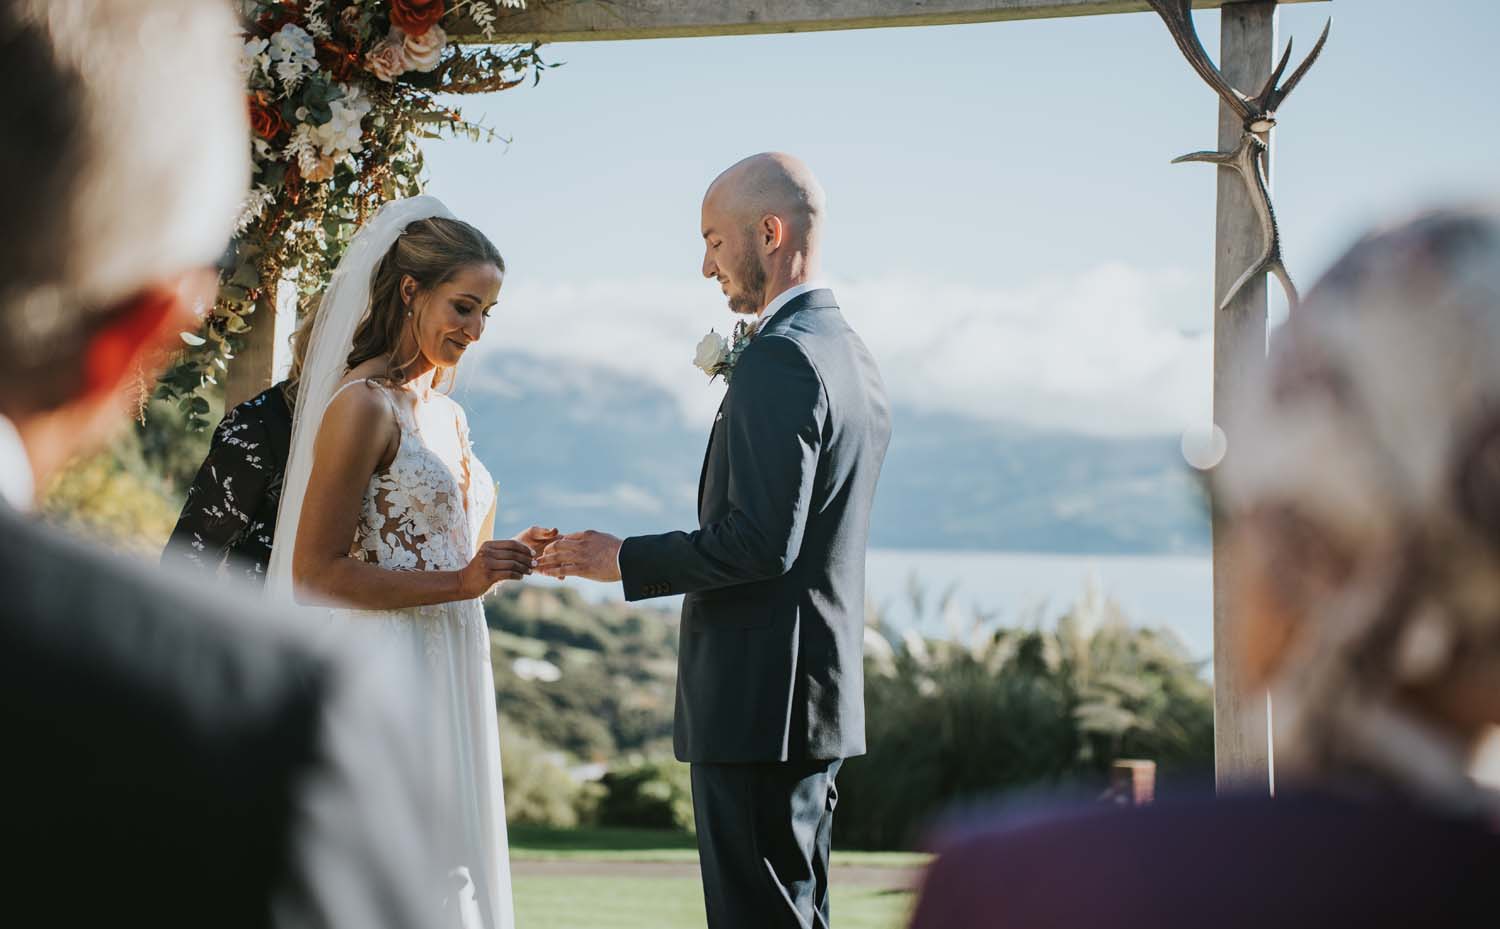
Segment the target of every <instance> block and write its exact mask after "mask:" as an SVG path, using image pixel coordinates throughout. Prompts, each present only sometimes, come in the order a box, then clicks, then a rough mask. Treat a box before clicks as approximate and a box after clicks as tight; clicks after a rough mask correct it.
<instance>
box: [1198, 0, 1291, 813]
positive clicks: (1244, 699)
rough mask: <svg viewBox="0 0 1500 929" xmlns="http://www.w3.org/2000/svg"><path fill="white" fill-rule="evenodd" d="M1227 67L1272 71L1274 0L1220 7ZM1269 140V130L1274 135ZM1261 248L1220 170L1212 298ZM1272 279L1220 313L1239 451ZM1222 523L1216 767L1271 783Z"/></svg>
mask: <svg viewBox="0 0 1500 929" xmlns="http://www.w3.org/2000/svg"><path fill="white" fill-rule="evenodd" d="M1219 16H1220V32H1219V36H1220V38H1219V68H1220V70H1221V71H1223V73H1224V77H1225V78H1226V79H1227V80H1228V81H1229V82H1230V83H1231V84H1232V85H1234V86H1235V87H1237V88H1239V89H1240V90H1242V91H1246V90H1248V92H1250V93H1254V92H1255V91H1257V90H1259V89H1260V86H1261V85H1262V84H1263V83H1265V80H1266V78H1267V77H1268V76H1269V75H1270V73H1271V65H1272V56H1273V55H1274V53H1275V45H1276V3H1275V0H1252V2H1243V3H1230V4H1226V5H1225V6H1224V7H1223V8H1222V9H1221V10H1220V13H1219ZM1243 131H1244V127H1243V126H1242V125H1241V123H1240V120H1239V118H1238V117H1237V116H1235V114H1234V113H1233V112H1232V111H1231V110H1230V109H1229V108H1228V107H1227V106H1225V105H1223V104H1222V103H1221V104H1220V105H1219V149H1220V150H1221V151H1228V150H1230V149H1233V148H1234V147H1235V145H1236V144H1237V143H1238V142H1239V139H1240V135H1241V133H1242V132H1243ZM1269 141H1270V140H1269V139H1267V142H1269ZM1260 247H1261V232H1260V222H1259V220H1258V219H1257V218H1256V215H1255V210H1254V209H1253V208H1252V207H1251V205H1250V195H1249V192H1248V191H1247V190H1246V188H1245V182H1244V181H1243V180H1242V179H1241V178H1240V176H1239V175H1238V174H1236V173H1235V172H1234V171H1233V170H1231V169H1229V168H1220V169H1219V197H1218V223H1217V234H1216V236H1215V245H1214V306H1215V307H1217V306H1218V305H1219V303H1220V301H1222V299H1223V297H1224V294H1226V293H1228V291H1229V287H1230V285H1232V284H1233V283H1234V282H1235V280H1236V279H1237V278H1238V277H1239V276H1240V275H1241V274H1243V273H1244V271H1245V269H1246V268H1248V267H1249V266H1250V264H1251V263H1252V262H1253V261H1254V260H1255V257H1256V256H1257V254H1258V252H1259V249H1260ZM1266 293H1267V291H1266V278H1265V277H1264V276H1262V277H1261V278H1260V279H1259V280H1255V281H1251V282H1250V283H1249V284H1248V285H1247V286H1246V287H1245V288H1244V289H1243V290H1241V291H1240V293H1239V295H1238V296H1237V297H1235V300H1234V302H1233V303H1232V304H1230V305H1229V306H1228V307H1226V308H1224V309H1223V310H1217V311H1216V312H1215V314H1214V422H1215V423H1217V424H1218V425H1220V426H1221V427H1223V428H1224V431H1225V432H1226V433H1227V435H1228V438H1229V444H1228V451H1227V453H1226V454H1227V455H1233V454H1235V442H1236V439H1237V434H1236V432H1235V428H1234V427H1235V421H1234V410H1233V409H1232V405H1233V402H1234V399H1235V396H1236V394H1237V393H1238V392H1239V390H1240V388H1241V387H1242V385H1244V384H1245V383H1246V382H1247V381H1249V380H1250V379H1252V378H1254V377H1256V376H1257V375H1258V373H1259V371H1260V370H1261V368H1262V367H1264V365H1265V357H1266V309H1267V307H1266ZM1224 529H1225V527H1224V526H1223V525H1221V524H1220V520H1219V519H1218V518H1217V517H1216V518H1215V519H1214V524H1213V538H1214V553H1213V572H1214V774H1215V780H1216V782H1217V784H1218V787H1219V789H1220V790H1224V789H1227V788H1238V789H1244V790H1257V791H1268V790H1269V789H1270V765H1271V756H1270V751H1269V748H1270V745H1269V738H1268V734H1267V725H1266V720H1267V701H1266V699H1265V698H1264V697H1263V696H1247V695H1245V694H1244V690H1243V687H1242V686H1241V682H1240V677H1239V673H1238V671H1237V668H1238V664H1237V662H1236V659H1235V655H1234V651H1233V650H1234V646H1235V629H1236V628H1237V625H1238V623H1239V622H1240V620H1241V617H1240V616H1239V613H1238V610H1237V608H1236V605H1235V604H1234V603H1232V602H1230V601H1229V598H1228V594H1229V590H1230V587H1231V585H1230V584H1229V583H1228V580H1229V578H1230V575H1231V572H1232V571H1233V570H1234V565H1233V564H1231V563H1230V558H1229V555H1228V552H1227V551H1226V550H1225V545H1224V541H1225V539H1224Z"/></svg>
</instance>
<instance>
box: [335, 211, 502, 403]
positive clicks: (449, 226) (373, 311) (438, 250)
mask: <svg viewBox="0 0 1500 929" xmlns="http://www.w3.org/2000/svg"><path fill="white" fill-rule="evenodd" d="M476 264H488V265H494V266H495V267H496V268H498V269H499V270H500V273H501V274H504V273H505V259H503V258H501V257H500V252H499V250H498V249H496V248H495V246H494V243H492V242H490V240H489V239H488V238H486V237H485V235H484V233H482V232H480V231H479V230H478V229H475V228H474V227H473V226H471V225H469V224H468V223H466V222H463V221H461V220H457V219H447V218H445V217H441V216H434V217H432V218H431V219H422V220H418V221H416V222H414V223H412V224H411V225H409V226H407V227H406V231H405V232H403V233H402V234H401V236H400V238H398V239H396V242H395V244H394V245H392V246H391V248H390V250H389V251H387V252H386V253H385V257H383V258H381V259H380V263H379V264H378V265H376V266H375V273H374V274H373V275H372V276H371V278H370V313H369V316H367V317H366V318H365V320H364V322H362V323H360V326H359V329H358V331H356V332H355V333H354V347H353V349H352V350H351V351H350V352H349V360H348V365H349V368H350V369H351V370H352V369H354V368H355V367H358V366H359V365H360V364H363V363H364V362H366V361H369V360H370V359H371V358H379V357H381V356H383V355H391V354H392V353H393V352H395V350H396V347H397V346H398V345H400V344H401V335H402V333H403V332H404V331H405V330H406V329H407V328H408V327H413V328H414V327H415V326H416V324H417V318H416V314H415V312H408V309H409V307H408V306H407V304H406V302H405V301H404V300H402V299H401V281H402V279H403V278H405V277H406V276H407V275H411V277H412V279H413V280H415V281H416V282H417V287H418V288H419V289H420V290H430V289H432V288H433V287H437V286H438V285H440V284H443V283H446V282H447V281H449V280H451V279H452V277H453V276H454V275H455V274H457V273H458V271H459V269H461V268H465V267H468V266H470V265H476ZM418 351H420V349H419V350H418ZM419 357H420V355H414V356H412V357H411V358H406V359H397V358H394V357H392V359H391V369H390V371H389V372H388V374H387V377H386V378H385V379H388V380H389V381H390V382H391V383H393V384H394V383H400V382H401V381H403V380H404V379H405V378H404V375H405V372H406V369H407V368H409V367H410V366H411V365H412V363H414V362H415V361H417V360H418V358H419ZM439 375H441V372H439ZM435 386H436V385H435Z"/></svg>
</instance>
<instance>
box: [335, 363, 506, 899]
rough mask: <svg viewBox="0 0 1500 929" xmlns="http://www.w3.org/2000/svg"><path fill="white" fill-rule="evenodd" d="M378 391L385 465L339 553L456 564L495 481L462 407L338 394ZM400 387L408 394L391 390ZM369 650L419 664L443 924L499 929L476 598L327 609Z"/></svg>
mask: <svg viewBox="0 0 1500 929" xmlns="http://www.w3.org/2000/svg"><path fill="white" fill-rule="evenodd" d="M365 389H368V390H374V391H376V392H378V393H379V394H381V396H383V397H384V398H385V400H386V402H387V404H388V405H389V406H390V409H391V412H392V413H393V414H394V415H395V417H396V423H397V425H398V426H399V427H400V430H401V440H400V444H399V446H398V448H397V450H396V455H395V458H393V459H392V461H391V463H390V466H389V467H387V468H385V469H384V470H381V471H378V472H376V473H375V474H374V475H373V476H371V478H370V483H369V485H368V486H367V487H366V488H365V494H364V502H363V505H362V506H361V509H360V519H359V526H358V528H357V529H356V531H355V535H354V539H353V542H352V544H351V546H350V552H349V553H350V556H351V557H354V558H358V559H360V560H362V561H365V562H367V563H369V564H375V565H379V566H380V567H382V568H387V569H389V570H392V571H456V570H458V569H460V568H463V567H464V566H465V565H467V564H468V563H469V561H470V559H472V558H473V557H474V553H475V551H476V550H477V549H478V547H479V544H480V542H481V541H482V540H481V539H480V538H479V532H480V528H481V526H482V524H483V522H484V519H485V517H486V516H487V515H488V514H489V511H490V508H491V507H492V506H493V505H494V503H495V485H494V484H493V483H492V481H491V479H490V474H489V472H488V471H487V470H485V467H484V465H483V464H482V463H481V462H480V461H479V459H478V458H477V457H476V456H475V455H474V451H473V449H472V448H471V447H470V445H469V431H468V424H467V420H466V419H465V416H464V412H463V408H462V407H460V406H459V405H458V404H457V403H456V402H454V401H453V400H452V399H450V398H449V397H447V396H444V395H443V394H440V393H436V392H434V393H433V394H432V395H431V396H430V397H429V398H428V399H425V400H419V401H418V402H417V403H416V404H415V411H416V412H415V415H413V411H412V409H411V408H409V406H408V403H407V402H404V400H405V398H403V397H402V396H399V395H398V394H397V389H395V388H390V387H386V386H383V385H380V384H378V383H377V382H374V381H354V382H351V383H349V384H346V385H345V386H344V387H342V388H340V389H339V391H337V392H336V393H335V396H337V394H338V393H342V392H343V391H344V390H365ZM400 393H401V394H405V395H406V397H410V396H411V392H410V391H407V390H402V391H401V392H400ZM334 615H335V616H336V617H338V618H341V619H345V620H347V621H348V622H349V623H351V624H352V625H353V627H354V628H353V629H352V630H351V631H352V632H354V633H355V634H358V635H360V636H362V637H366V639H367V640H368V639H370V638H373V637H378V638H379V641H378V642H376V643H375V647H377V648H379V649H381V650H385V649H397V650H400V651H403V652H407V653H409V654H410V656H411V657H412V658H413V659H415V660H416V662H417V663H418V666H419V667H420V668H421V669H422V670H423V672H424V674H423V678H424V679H425V683H426V685H427V690H428V693H427V697H428V703H429V705H430V706H431V718H430V723H431V725H432V727H433V731H432V733H431V734H432V735H434V736H436V737H437V739H438V741H439V743H440V745H441V747H442V749H443V752H442V754H443V756H445V757H444V758H443V759H442V763H441V764H439V765H438V767H439V768H440V769H441V771H440V775H439V777H440V781H441V782H440V783H439V784H438V790H439V793H440V794H441V796H442V799H444V800H445V801H446V802H448V803H449V804H450V813H451V815H453V816H455V817H456V818H457V822H456V823H455V824H454V825H453V828H454V829H455V830H456V831H457V833H458V834H457V835H456V836H454V839H456V840H457V841H456V842H454V843H453V844H454V845H455V846H456V847H457V852H456V853H457V855H458V856H459V860H458V861H456V862H453V863H451V870H450V878H451V881H450V887H449V892H450V894H451V896H450V898H449V900H448V904H447V906H448V909H449V911H450V913H449V915H450V920H449V922H450V924H455V925H458V926H462V927H463V929H481V927H482V929H511V927H512V926H514V924H515V918H514V915H513V912H512V903H511V886H510V865H509V861H508V859H507V837H506V829H505V797H504V788H503V786H502V782H501V778H500V742H499V729H498V727H497V724H496V716H495V682H494V674H493V671H492V669H491V666H490V639H489V629H488V627H487V626H486V625H485V620H484V606H483V604H482V603H481V602H480V601H479V600H456V601H453V602H450V603H440V604H436V605H433V606H421V607H412V608H410V609H403V610H350V609H344V610H336V611H334Z"/></svg>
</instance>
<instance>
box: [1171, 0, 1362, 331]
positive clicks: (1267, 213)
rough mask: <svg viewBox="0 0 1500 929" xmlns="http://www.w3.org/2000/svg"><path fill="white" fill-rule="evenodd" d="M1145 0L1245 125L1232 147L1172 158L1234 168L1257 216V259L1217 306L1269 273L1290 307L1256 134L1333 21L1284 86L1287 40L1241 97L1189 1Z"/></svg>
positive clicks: (1271, 122) (1292, 290)
mask: <svg viewBox="0 0 1500 929" xmlns="http://www.w3.org/2000/svg"><path fill="white" fill-rule="evenodd" d="M1147 2H1148V3H1149V4H1150V5H1151V9H1153V10H1155V11H1156V13H1157V15H1159V16H1160V17H1161V18H1162V21H1163V22H1165V23H1166V24H1167V31H1168V32H1170V33H1171V34H1172V38H1173V39H1174V40H1175V41H1176V42H1177V47H1178V48H1179V49H1181V50H1182V54H1183V56H1184V57H1186V58H1187V60H1188V64H1190V65H1192V66H1193V70H1194V71H1197V72H1198V75H1199V76H1200V77H1202V78H1203V80H1204V81H1205V82H1206V83H1207V84H1208V86H1209V87H1210V88H1212V89H1213V91H1214V93H1216V94H1218V95H1219V99H1220V100H1222V101H1224V105H1225V106H1227V107H1229V108H1230V110H1232V111H1233V112H1234V114H1235V115H1236V116H1238V117H1239V118H1240V122H1241V123H1242V125H1243V126H1244V131H1243V134H1242V135H1241V137H1240V141H1239V144H1238V145H1237V146H1235V148H1234V150H1232V151H1227V152H1194V153H1193V154H1191V155H1183V156H1182V157H1181V158H1177V159H1174V160H1173V164H1177V163H1178V162H1184V161H1196V162H1204V163H1207V164H1215V165H1219V166H1221V167H1225V168H1231V169H1233V170H1234V171H1235V172H1236V173H1238V174H1239V175H1240V177H1241V179H1243V180H1244V182H1245V187H1246V188H1247V189H1248V190H1249V192H1250V199H1251V202H1252V203H1253V205H1254V207H1255V213H1256V215H1257V216H1258V217H1259V218H1260V223H1261V232H1262V237H1263V239H1264V245H1263V248H1262V250H1261V255H1260V258H1258V259H1257V260H1256V261H1255V263H1254V264H1253V265H1251V267H1250V268H1249V269H1248V270H1247V271H1246V272H1245V273H1244V274H1242V275H1240V277H1239V279H1238V280H1236V281H1235V282H1234V285H1233V286H1232V287H1230V288H1229V291H1228V292H1227V293H1226V294H1225V295H1224V299H1223V301H1222V302H1220V304H1219V309H1221V310H1222V309H1224V308H1225V307H1227V306H1228V305H1229V304H1230V302H1232V301H1233V300H1234V298H1235V297H1236V296H1237V295H1238V294H1239V292H1240V291H1241V290H1242V289H1244V287H1245V285H1246V284H1248V283H1249V282H1250V281H1252V280H1254V279H1255V278H1256V277H1257V276H1258V275H1260V274H1264V273H1266V272H1268V271H1269V272H1271V273H1273V274H1275V275H1276V278H1277V279H1278V280H1279V281H1281V286H1282V287H1283V288H1284V289H1285V290H1286V296H1287V302H1288V303H1289V304H1290V305H1291V306H1293V307H1295V306H1296V305H1297V288H1296V286H1295V285H1293V284H1292V278H1291V275H1290V274H1288V273H1287V270H1286V265H1285V263H1283V262H1282V260H1281V229H1280V227H1278V226H1277V224H1276V210H1275V208H1274V207H1273V206H1272V205H1271V191H1270V188H1269V186H1268V185H1267V183H1266V158H1267V152H1268V151H1269V149H1268V147H1267V144H1266V142H1265V141H1264V140H1263V139H1261V138H1260V134H1263V133H1266V132H1269V131H1270V130H1271V129H1272V128H1273V127H1274V126H1275V125H1276V109H1277V107H1279V106H1280V105H1281V104H1282V103H1283V102H1285V100H1286V98H1287V97H1288V96H1289V95H1290V94H1291V92H1292V91H1293V90H1294V89H1295V88H1296V86H1297V84H1298V83H1300V82H1301V81H1302V78H1303V77H1305V76H1306V75H1307V72H1308V69H1309V68H1311V67H1312V65H1313V62H1314V61H1317V59H1318V56H1319V55H1320V54H1322V52H1323V46H1324V45H1325V44H1327V42H1328V31H1329V29H1330V28H1332V26H1333V21H1332V20H1329V21H1328V23H1327V24H1326V25H1324V26H1323V34H1322V35H1321V36H1319V37H1318V42H1317V44H1316V45H1314V46H1313V50H1312V51H1311V52H1310V53H1309V54H1308V56H1307V58H1306V59H1304V60H1303V62H1302V64H1300V65H1298V66H1297V70H1295V71H1293V72H1292V76H1291V77H1290V78H1288V79H1287V82H1286V83H1285V84H1281V85H1280V86H1277V85H1278V84H1279V83H1280V81H1281V76H1282V75H1283V74H1285V73H1286V68H1287V65H1288V64H1290V63H1291V60H1292V43H1291V42H1290V41H1289V42H1287V46H1286V51H1285V52H1284V53H1282V56H1281V60H1280V61H1279V62H1278V63H1277V65H1276V67H1275V69H1273V70H1272V71H1271V76H1270V78H1269V79H1268V80H1267V81H1266V83H1265V85H1264V86H1263V87H1261V89H1260V93H1258V94H1256V95H1255V96H1254V97H1246V96H1245V95H1244V94H1242V93H1240V92H1239V91H1238V90H1236V89H1235V88H1234V86H1233V85H1231V84H1230V83H1229V81H1227V80H1226V79H1225V78H1224V74H1223V72H1221V71H1220V70H1219V68H1218V66H1217V65H1215V64H1214V63H1213V60H1212V59H1211V58H1209V57H1208V52H1207V51H1206V50H1205V49H1204V48H1203V43H1202V42H1201V41H1199V39H1198V30H1197V28H1196V27H1194V25H1193V6H1192V0H1147Z"/></svg>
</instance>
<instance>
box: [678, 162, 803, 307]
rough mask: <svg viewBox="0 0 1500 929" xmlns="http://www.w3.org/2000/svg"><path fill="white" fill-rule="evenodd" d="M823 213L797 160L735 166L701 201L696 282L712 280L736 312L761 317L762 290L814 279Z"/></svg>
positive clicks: (715, 182) (723, 175)
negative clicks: (700, 246)
mask: <svg viewBox="0 0 1500 929" xmlns="http://www.w3.org/2000/svg"><path fill="white" fill-rule="evenodd" d="M826 212H827V197H826V196H825V195H824V193H823V185H821V184H819V183H818V179H817V178H816V177H814V176H813V173H812V170H811V169H810V168H808V166H807V165H806V164H804V163H803V162H802V160H801V159H799V158H795V157H793V156H791V155H787V154H784V153H782V152H764V153H762V154H759V155H751V156H750V157H749V158H746V159H744V160H742V161H739V162H736V163H735V164H734V165H732V166H731V167H730V168H729V169H728V170H727V171H725V172H724V173H722V174H720V175H719V176H718V177H717V178H715V179H714V182H713V183H712V184H710V185H709V187H708V192H707V193H706V194H704V195H703V240H704V244H705V253H704V259H703V276H704V277H713V278H717V279H718V280H719V282H720V284H721V285H722V286H723V288H724V293H725V295H726V296H727V297H728V298H729V305H730V308H731V309H733V310H734V311H735V312H739V313H758V312H760V309H761V307H763V306H765V303H766V300H767V299H768V298H769V297H770V296H774V294H768V293H767V292H766V291H767V290H768V289H771V288H775V287H778V286H785V283H786V281H787V280H789V279H791V280H800V279H804V278H806V277H809V276H813V275H815V274H816V273H817V266H818V252H819V249H820V246H821V241H822V233H823V217H824V215H825V213H826ZM777 292H779V291H777Z"/></svg>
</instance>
